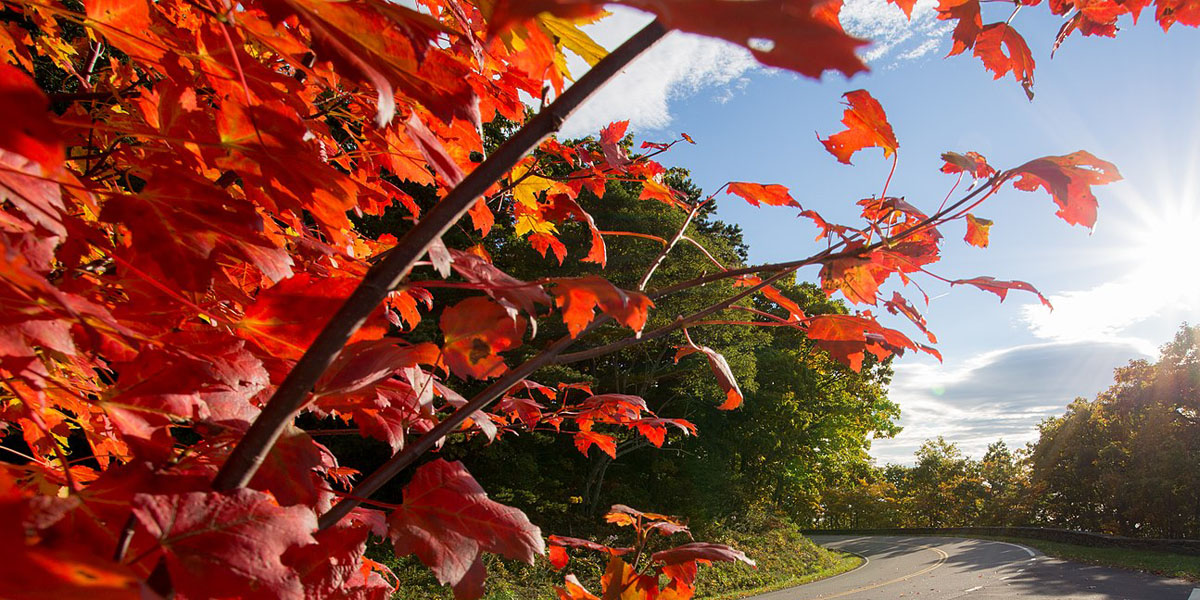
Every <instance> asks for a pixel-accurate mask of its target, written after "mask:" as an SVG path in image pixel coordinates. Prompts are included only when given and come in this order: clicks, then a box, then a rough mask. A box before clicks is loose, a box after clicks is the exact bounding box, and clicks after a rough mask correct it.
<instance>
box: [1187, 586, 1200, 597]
mask: <svg viewBox="0 0 1200 600" xmlns="http://www.w3.org/2000/svg"><path fill="white" fill-rule="evenodd" d="M1188 600H1200V588H1192V595H1191V596H1188Z"/></svg>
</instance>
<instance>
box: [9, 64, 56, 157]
mask: <svg viewBox="0 0 1200 600" xmlns="http://www.w3.org/2000/svg"><path fill="white" fill-rule="evenodd" d="M49 108H50V101H49V100H48V99H47V98H46V94H45V93H43V92H42V89H41V88H40V87H38V85H37V83H35V82H34V81H33V79H30V77H29V76H28V75H26V74H25V73H24V72H22V71H21V70H20V69H18V68H16V67H14V66H12V65H9V64H0V111H3V114H4V115H5V119H4V124H3V125H2V126H0V148H3V149H5V150H8V151H10V152H15V153H17V154H20V155H21V156H24V157H25V158H28V159H29V160H32V161H34V162H36V163H38V164H40V165H42V167H43V168H45V169H47V170H53V169H56V168H58V166H59V165H61V164H62V162H63V144H62V139H61V138H60V137H59V135H58V131H57V130H56V129H55V128H54V124H53V123H51V122H50V118H49V116H50V112H49Z"/></svg>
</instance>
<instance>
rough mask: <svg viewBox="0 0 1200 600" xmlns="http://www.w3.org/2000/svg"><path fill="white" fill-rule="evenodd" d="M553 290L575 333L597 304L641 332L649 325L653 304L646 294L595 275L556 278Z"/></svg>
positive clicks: (589, 319)
mask: <svg viewBox="0 0 1200 600" xmlns="http://www.w3.org/2000/svg"><path fill="white" fill-rule="evenodd" d="M552 293H553V294H554V297H555V299H554V302H555V304H556V305H557V306H558V307H559V308H560V309H561V310H562V315H563V321H565V322H566V324H567V330H568V331H570V332H571V336H572V337H575V336H578V335H579V334H580V333H581V332H582V331H583V330H584V328H585V327H587V326H588V324H589V323H591V322H592V319H593V318H595V316H596V315H595V309H596V308H597V307H599V308H600V310H602V311H604V313H606V314H608V315H610V316H612V317H613V318H615V319H616V320H617V322H618V323H621V324H622V325H625V326H626V327H628V328H630V329H632V330H634V331H637V332H640V331H641V330H642V327H645V325H646V318H647V316H648V311H649V310H650V307H652V306H654V303H653V302H651V301H650V298H648V297H646V295H645V294H642V293H641V292H627V291H625V290H621V289H619V288H617V287H616V286H614V285H613V284H611V283H609V282H608V281H607V280H605V279H603V278H600V277H595V276H589V277H578V278H573V279H555V280H554V288H553V290H552Z"/></svg>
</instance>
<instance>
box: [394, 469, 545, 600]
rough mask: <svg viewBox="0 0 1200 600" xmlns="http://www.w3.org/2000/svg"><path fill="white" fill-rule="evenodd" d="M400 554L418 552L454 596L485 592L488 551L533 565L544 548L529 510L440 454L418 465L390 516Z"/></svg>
mask: <svg viewBox="0 0 1200 600" xmlns="http://www.w3.org/2000/svg"><path fill="white" fill-rule="evenodd" d="M388 536H389V537H390V538H391V540H392V544H393V546H395V549H396V553H397V554H399V555H400V556H406V555H409V554H416V555H417V558H419V559H421V562H423V563H425V565H426V566H428V567H429V568H430V569H431V570H432V571H433V574H434V575H435V576H437V578H438V581H440V582H442V583H443V584H450V585H452V586H454V593H455V597H457V598H464V599H473V598H478V597H480V596H482V595H483V579H484V577H485V575H486V569H485V568H484V566H483V561H481V560H480V557H481V556H482V554H483V553H484V552H491V553H494V554H499V555H501V556H504V557H505V558H510V559H513V560H521V561H524V562H527V563H530V564H532V563H533V560H534V558H535V557H537V556H541V555H542V554H544V553H545V542H543V540H542V532H541V530H539V529H538V528H537V527H535V526H534V525H533V524H532V523H530V522H529V519H528V518H526V517H525V515H524V514H523V513H522V512H521V511H519V510H517V509H515V508H511V507H508V506H504V505H503V504H499V503H497V502H494V501H492V500H489V499H488V497H487V494H486V493H485V492H484V491H483V488H481V487H479V484H478V483H476V482H475V479H474V478H473V477H471V474H470V473H468V472H467V470H466V468H464V467H463V466H462V463H457V462H448V461H445V460H442V459H440V458H439V459H436V460H434V461H432V462H429V463H426V464H424V465H422V466H421V467H420V468H418V469H417V471H416V473H415V474H414V475H413V478H412V480H411V481H410V482H409V483H408V485H407V486H406V487H405V488H404V502H403V504H401V505H400V507H399V508H397V509H396V510H394V511H392V513H391V514H390V515H388Z"/></svg>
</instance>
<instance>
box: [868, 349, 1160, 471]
mask: <svg viewBox="0 0 1200 600" xmlns="http://www.w3.org/2000/svg"><path fill="white" fill-rule="evenodd" d="M1143 355H1144V353H1143V352H1142V350H1141V348H1140V347H1139V345H1138V344H1130V343H1123V342H1113V341H1110V342H1076V343H1048V344H1034V345H1028V346H1017V347H1014V348H1007V349H1004V350H998V351H993V352H987V353H984V354H980V355H978V356H976V357H975V358H973V359H971V360H968V361H966V362H965V363H963V364H961V365H959V366H957V367H946V366H942V365H938V364H922V363H912V364H904V363H901V364H898V365H896V373H895V377H894V378H893V380H892V386H891V391H890V396H891V398H892V400H893V401H896V402H898V403H899V404H900V407H901V411H902V413H901V414H902V416H901V420H900V424H901V425H902V426H903V427H904V431H903V432H901V433H900V435H899V436H897V437H896V438H894V439H891V440H876V441H875V442H874V445H873V448H872V451H871V454H872V455H873V456H875V457H876V459H877V460H878V461H879V462H880V463H888V462H895V463H911V462H912V460H913V452H915V451H916V450H917V448H919V447H920V445H921V443H922V442H923V441H925V440H926V439H929V438H932V437H936V436H939V435H941V436H945V437H946V439H947V440H949V441H951V442H955V443H957V444H958V445H959V447H960V448H961V449H962V450H963V452H964V453H965V454H968V455H971V456H974V457H975V458H979V457H981V456H982V455H983V452H984V450H986V448H987V445H988V444H990V443H992V442H994V441H996V440H997V439H1004V441H1005V442H1006V443H1008V444H1009V446H1010V447H1019V446H1022V445H1024V444H1025V442H1028V441H1031V440H1033V439H1035V438H1036V437H1037V424H1038V423H1039V422H1040V421H1042V420H1043V419H1045V418H1046V417H1049V416H1054V415H1058V414H1061V413H1062V411H1063V409H1064V408H1065V407H1066V405H1067V404H1068V403H1070V402H1071V401H1072V400H1074V399H1075V398H1077V397H1080V396H1083V397H1092V396H1094V395H1095V394H1096V393H1097V392H1099V391H1101V390H1103V389H1105V388H1107V387H1108V386H1109V384H1110V383H1111V381H1112V370H1113V369H1114V368H1115V367H1118V366H1121V365H1124V364H1125V363H1127V362H1128V361H1129V360H1130V359H1134V358H1141V357H1142V356H1143Z"/></svg>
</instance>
